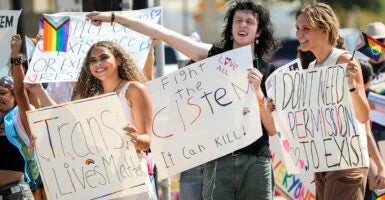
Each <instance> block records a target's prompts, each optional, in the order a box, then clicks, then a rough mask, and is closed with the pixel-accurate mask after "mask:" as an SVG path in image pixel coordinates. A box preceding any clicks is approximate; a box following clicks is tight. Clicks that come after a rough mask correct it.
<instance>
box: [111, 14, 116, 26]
mask: <svg viewBox="0 0 385 200" xmlns="http://www.w3.org/2000/svg"><path fill="white" fill-rule="evenodd" d="M114 21H115V13H114V12H112V13H111V26H112V24H113V23H114Z"/></svg>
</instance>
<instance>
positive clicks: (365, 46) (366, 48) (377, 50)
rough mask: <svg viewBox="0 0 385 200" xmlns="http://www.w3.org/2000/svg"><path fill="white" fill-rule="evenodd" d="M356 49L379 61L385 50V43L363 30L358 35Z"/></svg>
mask: <svg viewBox="0 0 385 200" xmlns="http://www.w3.org/2000/svg"><path fill="white" fill-rule="evenodd" d="M356 50H358V51H360V52H361V53H363V54H364V55H366V56H368V57H369V58H371V59H373V60H376V61H378V59H380V57H381V55H382V54H383V53H384V51H385V45H384V44H382V43H381V42H379V41H378V40H376V39H374V38H373V37H372V36H370V35H368V34H366V33H363V32H361V34H359V36H358V41H357V45H356Z"/></svg>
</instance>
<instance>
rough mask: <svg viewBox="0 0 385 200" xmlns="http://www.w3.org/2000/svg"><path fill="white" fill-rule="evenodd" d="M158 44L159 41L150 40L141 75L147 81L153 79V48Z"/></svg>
mask: <svg viewBox="0 0 385 200" xmlns="http://www.w3.org/2000/svg"><path fill="white" fill-rule="evenodd" d="M158 43H159V40H157V39H152V42H151V46H150V49H149V51H148V55H147V58H146V62H145V63H144V67H143V74H144V76H145V77H146V79H147V80H148V81H150V80H152V79H154V72H153V68H154V47H155V45H157V44H158Z"/></svg>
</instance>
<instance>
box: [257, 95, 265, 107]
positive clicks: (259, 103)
mask: <svg viewBox="0 0 385 200" xmlns="http://www.w3.org/2000/svg"><path fill="white" fill-rule="evenodd" d="M265 103H266V97H263V98H262V99H261V100H258V105H259V106H262V105H263V104H265Z"/></svg>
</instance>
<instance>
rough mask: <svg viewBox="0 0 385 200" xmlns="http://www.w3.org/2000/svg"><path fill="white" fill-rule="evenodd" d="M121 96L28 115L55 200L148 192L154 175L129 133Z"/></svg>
mask: <svg viewBox="0 0 385 200" xmlns="http://www.w3.org/2000/svg"><path fill="white" fill-rule="evenodd" d="M120 105H121V104H120V101H119V99H118V97H117V96H116V94H107V95H103V96H98V97H93V98H89V99H84V100H79V101H74V102H69V103H66V104H61V105H57V106H52V107H46V108H42V109H38V110H33V111H29V112H28V113H27V116H28V122H29V124H30V127H31V130H32V132H33V133H34V134H35V135H36V136H37V140H36V149H35V154H36V157H37V160H38V164H39V169H40V173H41V175H42V177H43V182H44V187H45V190H46V193H47V195H48V196H49V198H50V199H111V198H116V197H122V196H127V195H130V194H137V193H142V192H146V191H147V190H148V187H149V186H148V185H146V184H147V183H146V178H148V175H147V174H146V173H145V172H144V171H143V170H142V168H141V167H140V164H139V161H138V156H137V153H136V150H135V147H134V146H133V144H132V143H131V142H130V139H129V138H128V136H127V135H126V133H125V132H124V131H123V129H122V128H123V127H124V126H126V124H127V119H126V118H125V115H124V113H123V111H122V109H121V106H120Z"/></svg>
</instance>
